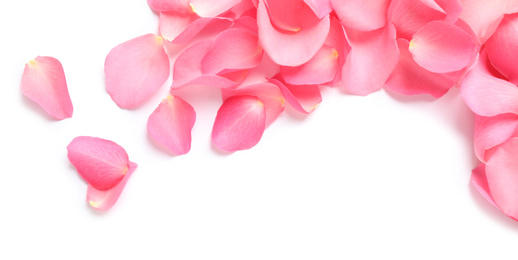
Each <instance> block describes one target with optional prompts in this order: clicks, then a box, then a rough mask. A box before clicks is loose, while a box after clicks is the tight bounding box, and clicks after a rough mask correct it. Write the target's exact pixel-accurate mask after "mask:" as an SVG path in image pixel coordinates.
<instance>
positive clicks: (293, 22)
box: [257, 0, 330, 66]
mask: <svg viewBox="0 0 518 260" xmlns="http://www.w3.org/2000/svg"><path fill="white" fill-rule="evenodd" d="M268 4H269V7H270V9H269V10H270V12H269V11H268V9H267V8H266V6H265V1H263V0H262V1H259V6H258V9H257V24H258V26H259V41H260V42H261V46H263V48H264V50H265V51H266V53H268V55H269V56H270V58H271V59H272V60H273V61H274V62H275V63H277V64H279V65H284V66H299V65H302V64H304V63H306V62H307V61H309V60H310V59H311V58H312V57H313V56H314V55H315V54H316V53H317V51H318V50H319V49H320V48H321V47H322V45H323V44H324V42H325V40H326V37H327V34H328V33H329V26H330V19H329V16H326V17H324V18H322V19H318V17H317V16H316V15H315V14H314V13H313V11H312V10H311V8H309V7H308V6H307V5H306V4H305V3H304V2H303V0H287V1H269V2H268ZM272 7H273V8H272ZM269 13H270V14H272V16H269ZM272 19H274V20H272ZM275 19H276V20H275ZM274 24H275V26H274Z"/></svg>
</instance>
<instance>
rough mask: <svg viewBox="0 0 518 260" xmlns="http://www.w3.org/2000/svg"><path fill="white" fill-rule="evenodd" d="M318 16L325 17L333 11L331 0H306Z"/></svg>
mask: <svg viewBox="0 0 518 260" xmlns="http://www.w3.org/2000/svg"><path fill="white" fill-rule="evenodd" d="M304 2H305V3H306V4H307V5H308V6H309V8H311V10H313V12H314V13H315V14H316V15H317V17H318V18H321V19H322V18H324V17H325V16H326V15H328V14H329V13H330V12H332V11H333V7H331V2H330V0H304Z"/></svg>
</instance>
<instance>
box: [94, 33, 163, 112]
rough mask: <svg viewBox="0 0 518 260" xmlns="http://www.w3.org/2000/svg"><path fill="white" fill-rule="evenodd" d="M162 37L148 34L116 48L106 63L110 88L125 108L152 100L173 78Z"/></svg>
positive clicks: (115, 98) (107, 80)
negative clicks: (168, 79) (168, 80)
mask: <svg viewBox="0 0 518 260" xmlns="http://www.w3.org/2000/svg"><path fill="white" fill-rule="evenodd" d="M162 45H163V39H162V37H159V36H156V35H153V34H146V35H144V36H140V37H137V38H135V39H132V40H129V41H127V42H125V43H122V44H120V45H118V46H117V47H115V48H113V49H112V50H111V51H110V53H109V54H108V56H107V57H106V61H105V63H104V73H105V75H106V91H107V92H108V94H110V96H111V98H112V99H113V101H115V103H116V104H117V105H118V106H119V107H121V108H135V107H137V106H139V105H141V104H142V103H144V102H145V101H146V100H147V99H149V98H150V97H151V96H152V95H153V94H154V93H155V92H157V91H158V89H159V88H160V87H161V86H162V85H163V84H164V83H165V82H166V80H167V78H168V77H169V73H170V69H169V57H168V56H167V54H166V52H165V51H164V48H163V46H162Z"/></svg>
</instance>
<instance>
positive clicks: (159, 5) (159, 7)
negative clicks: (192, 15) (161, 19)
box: [147, 0, 191, 13]
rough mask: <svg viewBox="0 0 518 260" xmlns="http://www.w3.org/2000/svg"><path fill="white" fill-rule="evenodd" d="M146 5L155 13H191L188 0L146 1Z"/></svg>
mask: <svg viewBox="0 0 518 260" xmlns="http://www.w3.org/2000/svg"><path fill="white" fill-rule="evenodd" d="M147 4H148V5H149V7H151V9H153V10H154V11H156V12H169V11H174V12H178V13H189V12H191V8H190V6H189V0H147Z"/></svg>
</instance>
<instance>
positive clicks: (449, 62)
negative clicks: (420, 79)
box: [409, 21, 476, 73]
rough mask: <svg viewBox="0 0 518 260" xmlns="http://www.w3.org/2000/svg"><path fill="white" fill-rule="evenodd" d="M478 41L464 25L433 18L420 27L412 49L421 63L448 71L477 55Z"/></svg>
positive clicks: (444, 71)
mask: <svg viewBox="0 0 518 260" xmlns="http://www.w3.org/2000/svg"><path fill="white" fill-rule="evenodd" d="M475 47H476V45H475V42H474V41H473V39H472V38H471V36H470V35H469V34H468V33H467V32H465V31H464V30H462V29H461V28H459V27H457V26H455V25H453V24H450V23H447V22H442V21H434V22H430V23H428V24H427V25H425V26H424V27H423V28H421V29H420V30H419V31H417V32H416V33H415V34H414V36H413V37H412V40H411V41H410V45H409V50H410V53H412V56H413V57H414V60H415V61H416V63H417V64H419V65H420V66H421V67H423V68H425V69H427V70H429V71H431V72H435V73H447V72H453V71H458V70H461V69H463V68H464V67H466V66H468V65H469V64H470V62H471V60H472V59H473V57H474V56H475Z"/></svg>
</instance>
